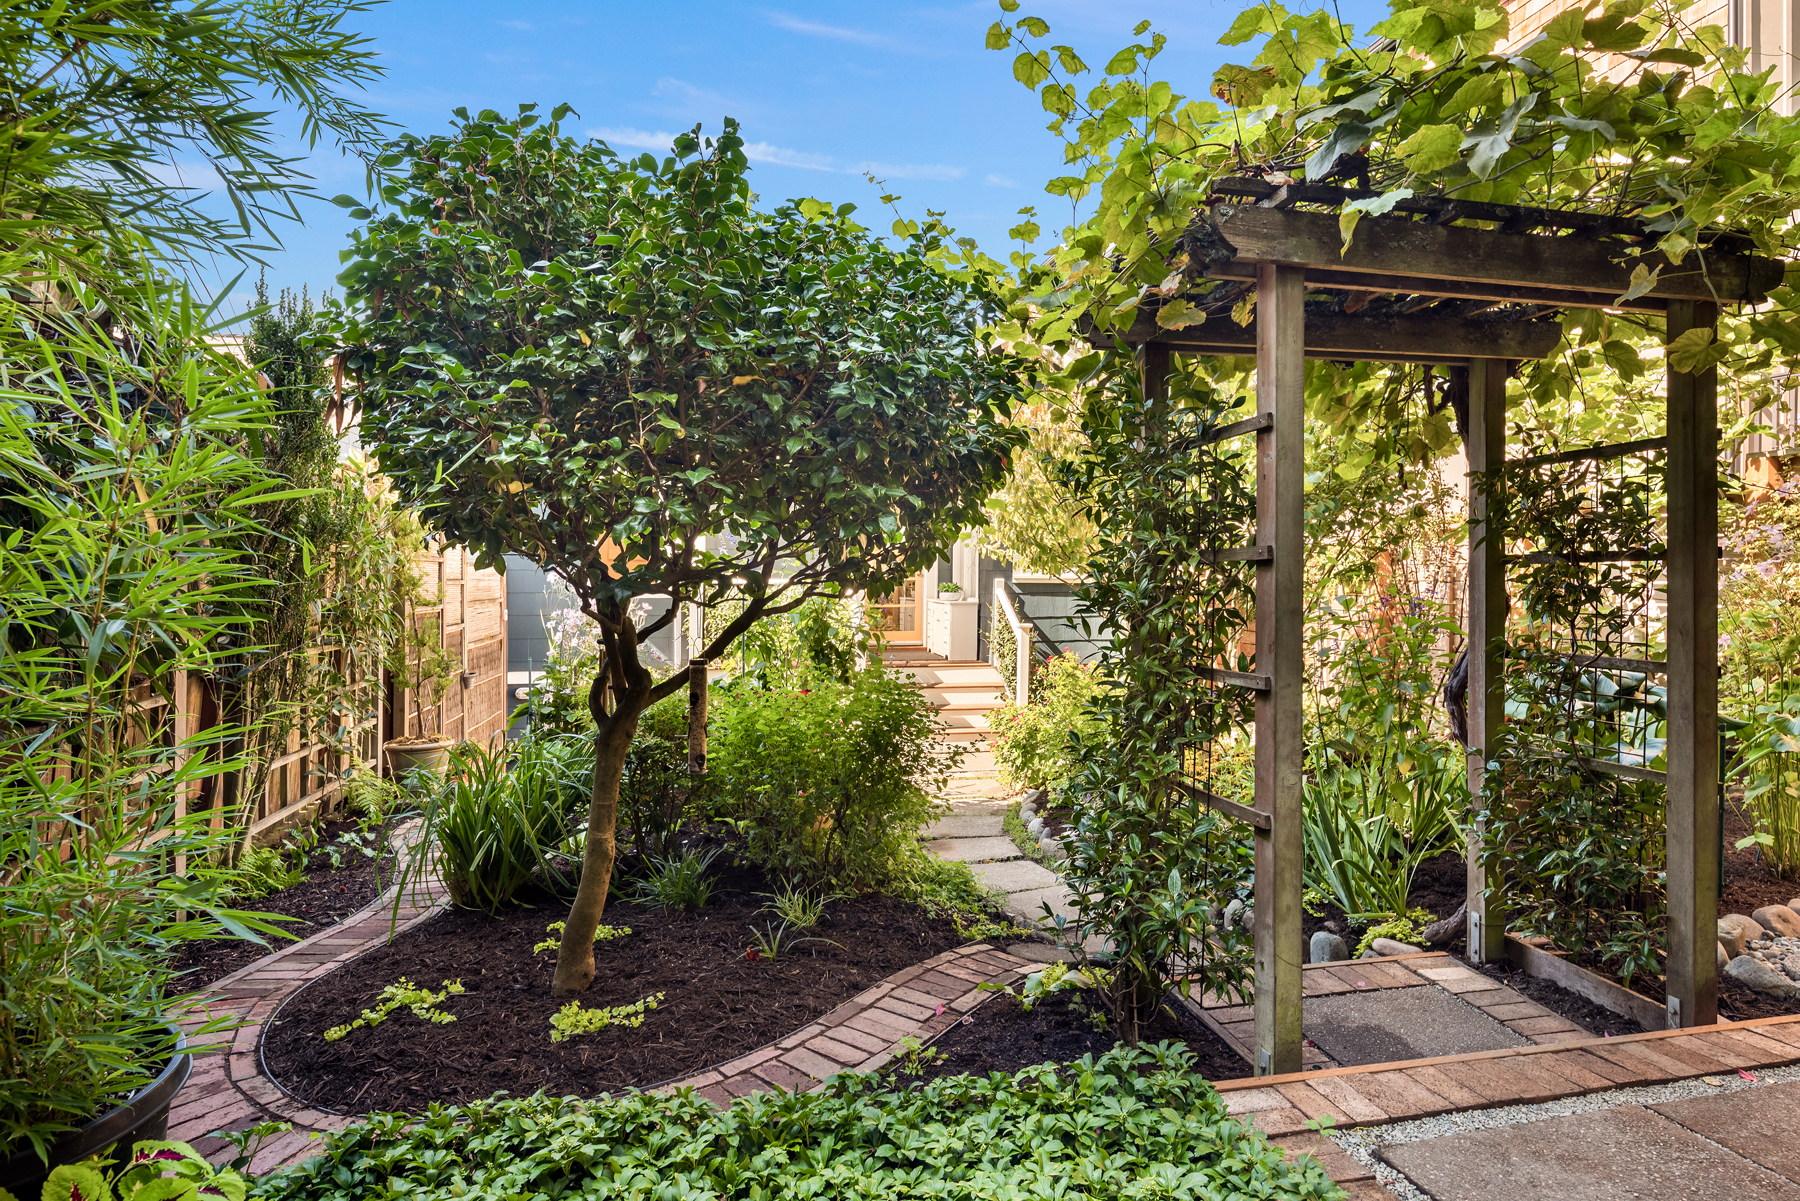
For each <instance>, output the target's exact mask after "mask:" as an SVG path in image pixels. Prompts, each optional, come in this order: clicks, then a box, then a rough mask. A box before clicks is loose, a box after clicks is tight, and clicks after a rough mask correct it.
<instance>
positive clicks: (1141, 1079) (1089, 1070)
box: [253, 1044, 1342, 1201]
mask: <svg viewBox="0 0 1800 1201" xmlns="http://www.w3.org/2000/svg"><path fill="white" fill-rule="evenodd" d="M1052 1132H1070V1133H1068V1134H1062V1135H1060V1136H1059V1135H1058V1134H1056V1133H1052ZM1074 1132H1078V1134H1076V1133H1074ZM398 1182H404V1187H405V1195H406V1196H407V1198H408V1199H409V1201H451V1199H452V1198H466V1197H500V1196H504V1197H507V1198H511V1199H514V1201H549V1199H551V1198H559V1197H582V1198H585V1199H587V1201H610V1199H613V1198H620V1199H623V1198H628V1197H629V1198H637V1197H652V1196H655V1197H665V1196H666V1197H676V1196H681V1197H713V1198H734V1199H742V1201H772V1199H773V1198H787V1197H817V1198H832V1199H833V1201H875V1199H876V1198H881V1199H884V1201H885V1199H887V1198H894V1197H919V1196H930V1197H937V1198H941V1199H943V1201H975V1199H977V1198H990V1197H1051V1196H1058V1197H1060V1196H1074V1195H1080V1196H1082V1197H1089V1198H1096V1199H1099V1198H1127V1197H1150V1196H1172V1197H1173V1196H1179V1197H1258V1198H1266V1199H1268V1201H1300V1199H1302V1198H1309V1199H1311V1198H1316V1199H1319V1201H1323V1199H1325V1198H1333V1197H1340V1196H1342V1194H1341V1193H1340V1192H1339V1190H1338V1189H1337V1186H1336V1185H1334V1184H1332V1183H1331V1182H1330V1181H1329V1180H1328V1179H1327V1178H1326V1176H1325V1173H1324V1172H1323V1170H1321V1169H1320V1168H1319V1166H1318V1165H1317V1164H1316V1163H1315V1162H1313V1161H1312V1160H1310V1159H1302V1160H1298V1161H1296V1162H1293V1163H1288V1162H1286V1161H1285V1160H1284V1158H1283V1154H1282V1152H1281V1150H1280V1149H1279V1148H1273V1147H1270V1146H1269V1145H1268V1143H1267V1142H1266V1141H1265V1140H1264V1139H1263V1136H1262V1135H1261V1134H1259V1133H1257V1132H1255V1131H1254V1130H1253V1129H1250V1128H1249V1127H1247V1126H1246V1125H1244V1124H1242V1123H1240V1122H1238V1121H1237V1120H1235V1119H1233V1118H1231V1117H1228V1116H1227V1115H1226V1112H1225V1104H1224V1102H1223V1101H1222V1100H1221V1099H1220V1097H1219V1094H1218V1093H1217V1092H1215V1091H1214V1090H1213V1088H1212V1086H1211V1085H1209V1084H1208V1083H1207V1082H1206V1081H1205V1080H1202V1079H1201V1078H1200V1077H1199V1076H1198V1075H1196V1074H1195V1073H1194V1071H1193V1069H1192V1058H1191V1057H1190V1056H1189V1055H1188V1053H1187V1051H1186V1049H1185V1048H1180V1047H1175V1046H1171V1045H1169V1044H1163V1045H1161V1046H1157V1047H1145V1048H1141V1049H1139V1050H1128V1049H1125V1048H1118V1049H1115V1050H1113V1051H1110V1052H1108V1053H1107V1054H1105V1055H1103V1056H1101V1057H1100V1058H1099V1059H1097V1060H1096V1059H1092V1058H1083V1059H1082V1060H1080V1061H1078V1062H1077V1063H1075V1064H1073V1065H1071V1066H1069V1067H1068V1068H1064V1069H1058V1068H1057V1067H1055V1066H1053V1065H1049V1064H1046V1065H1044V1066H1042V1067H1036V1068H1028V1069H1026V1070H1025V1071H1022V1072H1019V1073H1017V1074H1016V1075H1012V1076H1002V1075H1000V1074H998V1073H995V1074H994V1075H992V1076H989V1077H988V1078H986V1079H976V1078H974V1077H970V1076H951V1077H947V1078H944V1079H940V1080H933V1081H931V1082H929V1083H927V1084H925V1085H923V1086H922V1087H920V1088H919V1089H917V1090H916V1091H909V1092H900V1091H890V1087H889V1085H888V1084H887V1082H885V1081H884V1080H882V1079H881V1078H879V1077H876V1076H863V1075H842V1076H835V1077H833V1078H832V1079H831V1080H830V1081H828V1082H827V1083H826V1084H825V1086H824V1087H823V1088H821V1089H819V1090H818V1091H816V1092H810V1093H789V1092H770V1093H758V1094H755V1095H753V1096H750V1097H746V1098H744V1099H742V1100H740V1101H738V1102H736V1103H735V1104H734V1105H732V1107H731V1108H730V1109H728V1110H724V1111H720V1110H719V1109H717V1108H715V1107H714V1106H713V1105H712V1104H711V1103H709V1102H707V1101H706V1100H704V1099H703V1098H701V1097H698V1096H696V1095H694V1094H693V1093H692V1092H683V1093H680V1094H677V1095H675V1096H665V1095H661V1094H658V1093H636V1092H634V1093H629V1094H627V1095H625V1096H623V1097H617V1098H602V1099H601V1100H598V1101H591V1102H585V1103H584V1102H581V1101H577V1100H575V1099H574V1098H572V1097H567V1098H560V1099H559V1098H554V1097H546V1096H543V1095H542V1094H539V1095H538V1096H534V1097H528V1098H522V1099H511V1098H498V1097H497V1098H495V1099H493V1100H489V1101H477V1102H475V1103H473V1104H471V1105H465V1106H461V1107H459V1108H441V1109H440V1108H435V1107H434V1108H433V1109H432V1110H431V1111H430V1112H429V1113H427V1114H424V1115H418V1114H382V1115H377V1116H376V1117H374V1118H372V1119H371V1120H369V1121H368V1122H365V1123H362V1124H360V1125H357V1126H352V1127H350V1128H349V1129H346V1130H343V1131H339V1132H337V1133H334V1134H332V1135H329V1136H328V1138H327V1141H326V1144H325V1146H324V1149H323V1153H322V1154H321V1155H319V1156H317V1157H315V1158H313V1159H309V1160H307V1161H306V1162H304V1163H302V1164H299V1165H297V1166H295V1167H292V1168H287V1169H284V1170H282V1171H280V1172H276V1173H273V1174H271V1175H268V1176H264V1177H262V1178H261V1179H260V1180H258V1181H257V1182H256V1184H255V1188H254V1192H253V1195H254V1196H255V1197H257V1198H261V1199H264V1201H364V1199H365V1198H368V1197H385V1196H390V1195H393V1192H392V1190H393V1187H394V1185H395V1184H396V1183H398Z"/></svg>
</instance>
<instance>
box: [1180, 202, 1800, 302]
mask: <svg viewBox="0 0 1800 1201" xmlns="http://www.w3.org/2000/svg"><path fill="white" fill-rule="evenodd" d="M1202 219H1203V220H1204V218H1202ZM1212 220H1213V222H1214V224H1215V226H1216V227H1217V232H1218V235H1219V236H1221V237H1222V238H1223V239H1224V240H1225V242H1226V243H1227V244H1229V246H1230V247H1231V248H1232V250H1233V251H1234V254H1233V257H1234V258H1236V259H1239V260H1248V261H1251V262H1257V263H1291V264H1294V265H1296V266H1301V267H1306V268H1309V269H1310V268H1313V267H1321V268H1327V269H1337V270H1352V271H1374V272H1380V273H1382V274H1386V275H1399V276H1405V277H1414V276H1417V277H1423V278H1427V279H1446V280H1458V281H1461V282H1462V283H1464V284H1474V283H1476V282H1482V283H1491V284H1503V285H1528V286H1531V287H1538V288H1553V289H1557V290H1559V291H1569V292H1585V293H1599V294H1605V293H1609V292H1610V293H1611V294H1612V295H1613V296H1615V297H1616V296H1619V295H1621V294H1623V293H1624V292H1625V291H1627V290H1628V289H1629V288H1630V287H1631V272H1632V268H1633V267H1635V266H1637V265H1639V264H1642V265H1644V266H1648V267H1651V268H1657V267H1659V266H1660V267H1661V273H1660V274H1659V275H1658V277H1657V283H1656V285H1655V286H1654V287H1652V288H1651V289H1650V290H1649V291H1648V292H1647V293H1646V295H1649V296H1653V297H1661V298H1663V299H1667V300H1705V301H1712V300H1715V299H1716V300H1719V301H1723V302H1726V303H1733V302H1738V301H1762V300H1765V299H1767V297H1768V294H1769V291H1770V289H1772V288H1775V287H1776V286H1778V285H1779V284H1780V283H1781V278H1782V265H1781V264H1780V263H1778V262H1776V261H1775V260H1774V259H1767V258H1762V257H1759V256H1751V255H1725V254H1708V255H1705V256H1702V255H1699V254H1690V255H1688V256H1687V257H1686V258H1685V259H1683V260H1682V262H1681V265H1680V266H1675V265H1673V264H1671V263H1669V262H1668V260H1667V259H1665V258H1664V257H1663V256H1661V255H1657V254H1646V255H1643V256H1640V257H1637V258H1629V259H1628V258H1625V257H1624V255H1623V254H1622V253H1621V251H1622V247H1620V246H1619V245H1618V244H1617V243H1605V242H1596V241H1591V240H1589V239H1585V238H1569V237H1563V238H1557V237H1544V236H1542V235H1537V234H1506V233H1499V232H1497V231H1494V230H1483V229H1466V228H1463V227H1462V226H1456V225H1433V224H1431V223H1430V222H1427V221H1410V220H1404V219H1396V218H1386V217H1365V218H1363V220H1362V221H1361V222H1359V223H1358V225H1357V227H1356V235H1355V238H1354V239H1353V240H1352V241H1351V243H1350V247H1349V249H1348V250H1346V249H1344V236H1343V234H1342V232H1340V230H1339V228H1338V219H1337V217H1336V216H1335V215H1333V214H1330V213H1301V212H1293V211H1287V210H1280V209H1265V208H1256V207H1242V208H1238V207H1232V206H1228V205H1221V206H1220V207H1218V208H1217V209H1214V210H1213V213H1212ZM1615 257H1616V258H1619V259H1620V260H1622V261H1618V262H1615V261H1614V259H1615Z"/></svg>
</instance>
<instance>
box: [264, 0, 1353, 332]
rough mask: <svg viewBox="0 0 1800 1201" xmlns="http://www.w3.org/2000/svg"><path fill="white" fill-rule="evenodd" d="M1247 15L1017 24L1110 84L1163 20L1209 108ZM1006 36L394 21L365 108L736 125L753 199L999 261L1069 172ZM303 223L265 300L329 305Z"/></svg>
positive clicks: (659, 21)
mask: <svg viewBox="0 0 1800 1201" xmlns="http://www.w3.org/2000/svg"><path fill="white" fill-rule="evenodd" d="M1240 7H1242V6H1241V5H1240V4H1235V3H1230V2H1228V0H1188V2H1186V3H1176V2H1170V0H1130V2H1121V0H1049V2H1047V3H1046V2H1040V3H1031V2H1030V0H1027V2H1026V3H1025V4H1024V5H1023V6H1022V7H1021V8H1020V10H1019V12H1018V13H1017V14H1015V17H1018V16H1025V15H1028V14H1032V15H1037V16H1040V17H1042V18H1044V19H1045V20H1046V21H1048V22H1049V23H1050V26H1051V34H1050V37H1049V38H1048V39H1047V42H1068V43H1069V44H1072V45H1073V46H1075V47H1076V49H1077V50H1078V51H1080V52H1081V54H1082V55H1083V57H1084V58H1086V59H1087V61H1088V62H1090V63H1093V64H1096V65H1098V64H1102V63H1104V62H1105V61H1106V60H1107V58H1109V57H1110V56H1111V54H1112V52H1113V51H1114V50H1116V49H1117V48H1119V47H1120V46H1122V45H1125V44H1126V43H1128V42H1130V41H1132V40H1133V39H1132V38H1131V29H1132V27H1133V26H1134V25H1135V24H1136V23H1137V22H1138V21H1140V20H1145V19H1148V20H1150V21H1152V22H1153V28H1154V29H1156V30H1159V31H1161V32H1162V33H1164V34H1166V35H1167V36H1168V38H1169V46H1168V48H1167V49H1166V50H1165V51H1164V53H1163V55H1162V57H1161V58H1159V59H1158V60H1157V62H1156V64H1155V65H1154V72H1155V74H1156V75H1157V76H1158V77H1160V78H1165V79H1168V80H1170V81H1171V82H1172V83H1174V84H1175V85H1176V88H1177V90H1178V91H1184V92H1186V93H1187V94H1189V95H1204V94H1205V92H1206V85H1207V82H1208V80H1209V79H1210V78H1211V75H1212V72H1213V70H1214V68H1215V67H1217V66H1218V64H1219V63H1221V62H1223V61H1225V60H1226V50H1225V48H1223V47H1221V46H1219V45H1217V41H1218V37H1219V34H1220V33H1221V32H1223V31H1224V29H1225V28H1226V27H1227V26H1228V25H1229V24H1230V23H1231V20H1232V19H1233V17H1235V16H1236V14H1237V12H1238V11H1239V9H1240ZM1296 7H1299V6H1296ZM1385 7H1386V6H1385V4H1383V5H1381V6H1380V11H1385ZM1377 11H1378V10H1377V6H1376V4H1375V3H1373V2H1371V0H1351V2H1350V3H1345V4H1343V6H1342V15H1343V17H1344V19H1346V20H1349V21H1351V22H1353V23H1354V24H1356V25H1357V26H1358V28H1359V29H1366V28H1367V27H1368V25H1369V24H1371V23H1372V21H1373V20H1375V19H1377V18H1376V17H1375V15H1374V14H1375V13H1376V12H1377ZM1000 15H1001V14H1000V12H999V8H998V6H997V4H995V3H994V0H979V2H976V3H967V4H955V3H952V4H944V5H937V6H913V5H910V4H905V3H856V2H853V0H845V2H842V3H837V4H824V3H815V2H808V0H778V2H775V3H770V4H767V5H764V4H756V3H727V2H698V0H689V2H676V3H662V4H650V3H643V2H642V0H636V2H629V3H627V2H622V0H589V2H585V3H581V2H567V0H564V2H552V0H522V2H514V3H509V4H494V3H475V2H471V0H389V2H388V3H386V4H382V5H380V6H378V7H377V8H375V9H373V10H372V11H371V12H370V13H368V14H366V15H365V16H363V17H362V18H361V25H360V27H361V28H362V29H364V30H365V31H366V32H368V33H369V34H371V35H373V37H374V39H375V46H376V48H377V49H378V50H379V52H380V54H381V56H382V62H383V64H384V66H385V67H386V68H387V75H386V77H385V79H383V80H381V81H379V82H377V83H376V84H375V85H374V87H372V88H371V89H370V92H369V93H368V96H367V98H366V99H367V103H368V105H369V107H371V108H373V109H375V110H376V111H378V112H382V113H385V114H386V115H387V116H388V117H389V118H390V119H391V120H393V121H394V122H395V123H396V124H397V125H398V126H399V127H401V128H404V129H408V130H411V131H414V132H419V133H429V132H432V131H436V130H440V129H443V128H444V127H445V126H446V124H447V122H448V121H449V119H450V111H451V110H452V109H453V108H456V107H458V106H466V107H468V108H469V109H470V110H471V111H473V110H478V109H481V108H493V109H498V110H500V111H502V112H511V111H513V110H515V109H516V108H517V106H518V105H519V104H520V103H521V102H530V101H535V102H537V103H539V104H540V105H542V106H543V109H544V111H546V112H548V111H549V110H550V109H551V108H553V107H554V106H555V105H556V104H558V103H561V102H564V101H566V102H568V103H569V104H571V105H573V106H574V108H575V109H576V111H577V112H579V113H580V117H579V119H577V118H570V120H569V121H568V122H567V123H566V126H565V127H566V128H568V129H569V130H570V131H571V132H575V133H579V134H582V135H596V136H600V137H603V138H605V139H606V140H607V141H608V142H609V143H610V144H612V145H613V147H614V148H615V149H621V150H623V149H627V148H630V149H640V148H647V149H655V150H666V149H667V141H666V136H667V135H668V134H670V133H672V132H675V131H678V130H682V129H689V128H692V127H693V126H694V124H695V123H697V122H699V123H704V124H705V125H706V126H707V128H708V129H717V128H718V125H719V121H720V119H721V118H722V117H724V116H727V115H729V116H732V117H736V118H737V119H738V120H739V121H740V122H741V123H742V127H743V133H744V137H745V140H746V141H747V142H748V143H749V147H750V150H751V157H752V159H753V162H754V167H755V169H754V172H753V174H752V176H751V179H752V183H753V184H754V186H755V187H756V189H757V191H758V192H759V193H760V194H761V195H762V197H763V198H764V199H765V200H771V201H772V200H778V199H787V198H790V197H795V196H818V197H821V198H827V199H830V200H833V201H834V202H838V203H842V202H843V201H846V200H848V201H853V202H855V203H856V204H857V205H858V206H859V210H860V212H859V216H861V217H863V218H865V219H866V221H865V223H868V224H871V225H874V226H875V227H876V228H879V229H883V230H885V229H886V227H887V225H888V224H889V223H890V221H891V218H890V217H888V216H886V215H885V214H883V213H882V212H881V211H880V208H879V205H878V203H877V200H876V197H877V196H878V195H879V193H878V192H877V191H876V190H875V189H874V188H872V187H871V186H870V185H869V184H868V183H867V182H866V181H865V180H864V179H863V173H864V171H865V170H868V171H873V172H874V173H875V174H876V175H878V176H880V177H882V178H884V179H886V180H887V183H888V188H889V190H890V191H893V192H897V193H899V194H900V195H901V196H902V197H903V200H902V202H901V207H902V209H903V210H904V212H905V214H906V215H907V216H910V217H918V216H920V215H922V213H923V210H924V209H926V208H931V209H941V210H945V211H946V213H947V214H948V216H947V218H946V219H947V220H948V221H949V222H950V223H951V224H952V225H954V226H955V227H956V228H957V230H958V232H959V233H962V234H965V235H968V236H971V237H974V238H975V239H976V240H977V241H978V242H980V244H981V246H982V247H983V249H985V250H987V251H988V252H989V253H993V254H996V255H997V256H999V257H1004V255H1005V252H1006V251H1007V249H1008V248H1009V247H1008V242H1007V237H1006V231H1007V230H1008V229H1009V228H1010V227H1011V226H1012V225H1014V224H1016V223H1017V222H1018V220H1019V218H1018V216H1017V212H1018V210H1019V208H1021V207H1022V206H1026V205H1036V206H1037V207H1038V208H1039V210H1040V212H1041V213H1042V215H1043V216H1042V219H1041V220H1042V224H1043V225H1044V228H1045V229H1046V231H1051V230H1054V229H1057V228H1059V227H1060V226H1061V225H1062V224H1064V223H1065V222H1066V220H1067V217H1068V207H1067V203H1066V202H1065V201H1062V200H1060V199H1058V198H1055V197H1051V196H1047V195H1045V194H1044V192H1043V184H1044V181H1045V180H1047V179H1049V178H1050V177H1051V176H1053V175H1057V174H1060V173H1061V162H1062V158H1061V149H1060V144H1059V143H1058V142H1057V141H1056V140H1055V139H1054V138H1052V137H1051V136H1050V135H1049V134H1048V133H1046V132H1045V131H1044V128H1043V126H1044V122H1045V119H1046V118H1045V115H1044V114H1043V112H1042V111H1041V110H1040V109H1039V108H1038V105H1037V101H1036V99H1035V98H1034V97H1033V96H1032V95H1031V93H1029V92H1027V91H1026V90H1025V89H1024V88H1023V87H1021V86H1020V85H1019V84H1018V83H1017V82H1015V81H1014V80H1013V78H1012V71H1011V57H1012V56H1011V54H1001V53H996V52H993V51H989V50H985V49H984V48H983V36H984V33H985V31H986V29H987V27H988V26H989V25H990V24H992V23H993V21H994V20H995V19H996V18H998V17H999V16H1000ZM307 169H308V171H309V172H310V173H311V174H312V175H313V176H314V177H315V179H316V180H317V181H318V187H319V189H320V190H321V191H322V192H323V193H324V194H325V195H327V196H330V195H334V194H337V193H340V192H350V193H356V192H359V191H360V189H361V185H362V171H361V167H360V165H359V164H357V163H355V162H353V161H351V160H347V159H345V158H344V157H343V156H341V155H339V154H337V153H335V152H333V151H331V150H329V149H326V148H321V150H320V151H319V152H316V153H315V154H313V155H312V157H311V159H310V161H309V163H308V165H307ZM305 213H306V216H307V224H306V225H305V226H303V227H296V226H292V225H291V224H286V223H284V224H283V225H282V227H281V229H280V233H281V237H282V241H283V243H284V249H283V250H282V251H280V252H278V253H277V254H276V255H274V256H272V259H271V261H272V263H273V264H274V265H273V268H272V269H271V270H270V272H269V283H270V286H271V290H274V289H277V288H280V287H283V286H286V287H292V288H296V289H297V288H298V287H299V286H300V285H301V284H306V285H307V286H308V287H309V288H310V289H311V291H312V292H313V293H314V294H315V295H316V294H317V293H318V292H319V291H320V290H321V289H323V288H329V287H332V286H333V283H332V281H333V278H334V276H335V275H336V274H337V272H338V270H339V264H338V251H339V250H341V249H342V248H343V247H344V246H345V245H346V242H345V238H344V236H345V233H346V231H347V230H349V229H350V228H351V226H352V224H353V223H352V222H350V221H349V220H347V219H346V218H345V217H344V216H343V214H342V213H341V211H340V210H337V209H333V208H330V207H329V206H326V205H323V204H319V205H312V206H308V207H307V209H306V210H305ZM251 283H252V279H251V277H246V279H245V280H244V282H243V283H242V284H240V285H239V287H238V289H237V290H236V291H235V292H234V293H233V295H232V300H233V301H239V300H243V299H248V297H249V293H250V284H251ZM232 307H234V308H235V307H237V305H236V304H235V303H234V304H233V305H232Z"/></svg>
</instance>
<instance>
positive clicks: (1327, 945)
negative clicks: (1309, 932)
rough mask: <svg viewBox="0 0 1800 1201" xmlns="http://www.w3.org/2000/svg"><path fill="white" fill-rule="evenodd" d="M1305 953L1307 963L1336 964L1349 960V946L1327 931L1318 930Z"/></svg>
mask: <svg viewBox="0 0 1800 1201" xmlns="http://www.w3.org/2000/svg"><path fill="white" fill-rule="evenodd" d="M1307 952H1308V953H1307V957H1306V958H1307V962H1308V963H1337V962H1338V961H1339V960H1343V959H1348V958H1350V946H1349V944H1348V943H1346V942H1345V941H1344V940H1343V938H1341V937H1340V936H1338V935H1336V934H1333V933H1332V932H1331V931H1329V930H1320V931H1319V932H1318V933H1316V934H1314V935H1313V936H1312V943H1311V944H1310V945H1309V946H1308V948H1307Z"/></svg>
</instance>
